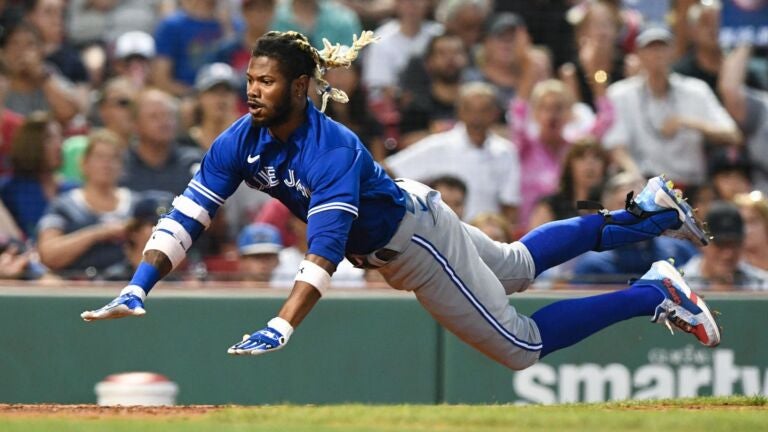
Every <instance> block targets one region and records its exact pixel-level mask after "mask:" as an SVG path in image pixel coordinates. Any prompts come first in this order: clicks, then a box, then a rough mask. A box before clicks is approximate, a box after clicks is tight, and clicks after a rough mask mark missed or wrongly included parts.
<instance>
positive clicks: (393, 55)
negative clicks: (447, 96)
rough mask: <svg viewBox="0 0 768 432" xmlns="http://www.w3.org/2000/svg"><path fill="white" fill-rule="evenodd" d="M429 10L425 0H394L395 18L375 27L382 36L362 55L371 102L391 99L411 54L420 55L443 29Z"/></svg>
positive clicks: (342, 37)
mask: <svg viewBox="0 0 768 432" xmlns="http://www.w3.org/2000/svg"><path fill="white" fill-rule="evenodd" d="M428 13H429V1H428V0H395V14H396V17H395V19H393V20H391V21H388V22H387V23H385V24H384V25H382V26H381V27H379V28H378V29H376V31H375V33H376V35H377V36H379V37H380V38H381V39H380V40H379V43H376V44H373V45H371V46H370V47H369V48H368V52H366V55H365V57H363V84H364V85H365V86H366V87H367V88H368V89H369V91H371V97H372V102H378V100H379V99H380V98H385V99H390V100H394V97H395V93H396V88H397V85H398V77H399V75H400V73H402V72H403V71H404V70H405V67H406V66H407V64H408V61H409V60H410V58H411V57H414V56H418V57H420V56H422V55H423V54H424V51H425V50H426V48H427V44H428V43H429V41H430V40H431V39H432V38H433V37H435V36H437V35H438V34H440V33H442V31H443V26H442V25H440V24H438V23H436V22H434V21H430V20H429V19H428V18H427V15H428ZM348 38H349V36H340V38H339V39H336V40H347V39H348Z"/></svg>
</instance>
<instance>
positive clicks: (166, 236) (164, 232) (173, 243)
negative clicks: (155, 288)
mask: <svg viewBox="0 0 768 432" xmlns="http://www.w3.org/2000/svg"><path fill="white" fill-rule="evenodd" d="M191 246H192V236H190V235H189V233H188V232H187V230H186V229H184V227H183V226H182V225H181V224H180V223H178V222H176V221H175V220H173V219H170V218H167V217H164V218H162V219H160V222H158V223H157V225H156V226H155V229H154V231H153V232H152V237H150V238H149V241H148V242H147V245H146V246H145V247H144V252H147V251H148V250H157V251H160V252H162V253H164V254H165V255H166V256H167V257H168V259H169V260H170V261H171V266H172V268H176V266H178V265H179V264H180V263H181V262H182V261H184V258H185V257H186V256H187V251H188V250H189V248H190V247H191Z"/></svg>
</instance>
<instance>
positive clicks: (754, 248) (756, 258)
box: [733, 191, 768, 271]
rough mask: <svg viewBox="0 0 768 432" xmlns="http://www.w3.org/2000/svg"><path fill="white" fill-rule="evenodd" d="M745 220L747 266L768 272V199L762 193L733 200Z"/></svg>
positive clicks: (744, 250) (744, 253)
mask: <svg viewBox="0 0 768 432" xmlns="http://www.w3.org/2000/svg"><path fill="white" fill-rule="evenodd" d="M733 201H734V203H736V205H737V206H738V207H739V212H740V213H741V218H742V219H743V220H744V248H743V250H742V257H743V259H744V261H746V262H747V264H750V265H752V266H754V267H757V268H759V269H761V270H766V271H768V198H766V196H765V194H763V193H762V192H760V191H752V192H750V193H745V194H738V195H736V196H735V197H734V199H733Z"/></svg>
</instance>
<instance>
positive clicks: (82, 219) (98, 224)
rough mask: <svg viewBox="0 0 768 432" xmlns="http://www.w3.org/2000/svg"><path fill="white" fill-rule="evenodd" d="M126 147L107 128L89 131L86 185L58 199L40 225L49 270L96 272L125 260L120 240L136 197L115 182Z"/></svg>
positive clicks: (72, 274)
mask: <svg viewBox="0 0 768 432" xmlns="http://www.w3.org/2000/svg"><path fill="white" fill-rule="evenodd" d="M123 150H124V147H123V145H122V144H121V141H120V138H119V137H118V136H117V135H115V134H114V133H112V132H110V131H108V130H105V129H101V130H97V131H94V132H92V133H91V134H90V135H89V136H88V146H87V147H86V149H85V153H84V154H83V162H82V165H83V168H82V171H83V179H84V182H83V185H82V187H80V188H77V189H74V190H71V191H69V192H67V193H65V194H62V195H61V196H59V197H57V198H56V199H54V200H53V202H51V205H50V207H49V208H48V210H47V212H46V214H45V216H43V218H42V219H41V220H40V223H39V224H38V239H37V245H38V249H39V252H40V259H41V260H42V262H43V264H45V265H46V266H48V268H50V269H51V270H53V271H55V272H57V273H59V274H61V275H63V276H70V277H75V278H78V277H82V276H83V275H84V274H85V275H86V276H88V277H94V276H95V275H96V274H98V273H99V272H101V271H103V270H104V269H106V268H107V267H109V266H111V265H114V264H116V263H118V262H120V261H123V260H124V259H125V256H124V253H123V245H122V242H123V241H124V240H125V233H126V231H125V228H126V224H127V221H128V218H129V217H130V215H131V207H132V205H133V202H134V201H135V196H134V193H133V192H131V191H130V190H128V189H126V188H118V187H117V180H118V179H119V178H120V174H121V171H122V161H123Z"/></svg>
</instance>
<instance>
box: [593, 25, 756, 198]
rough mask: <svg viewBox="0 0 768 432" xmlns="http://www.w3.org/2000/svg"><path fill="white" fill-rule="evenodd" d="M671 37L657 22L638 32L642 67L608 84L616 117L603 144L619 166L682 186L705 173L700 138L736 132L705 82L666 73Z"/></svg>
mask: <svg viewBox="0 0 768 432" xmlns="http://www.w3.org/2000/svg"><path fill="white" fill-rule="evenodd" d="M671 41H672V35H671V34H670V33H669V31H668V30H666V29H665V28H662V27H649V28H646V29H645V30H643V32H642V33H640V35H639V36H638V37H637V47H638V51H637V54H638V58H639V60H640V63H641V65H642V69H643V72H642V73H641V74H640V75H639V76H634V77H631V78H627V79H624V80H621V81H619V82H617V83H614V84H613V85H611V86H610V87H609V88H608V97H609V99H610V100H611V102H612V103H613V106H614V108H615V109H616V118H615V121H614V123H613V126H612V127H611V128H610V129H609V130H608V132H607V133H606V135H605V137H604V139H603V144H604V145H605V147H606V148H608V149H609V150H610V151H611V155H612V159H613V161H614V163H616V164H617V165H618V166H619V167H621V168H622V169H624V170H629V171H634V172H639V173H641V174H642V175H644V176H646V177H651V176H654V175H657V174H658V173H666V174H667V176H668V177H669V178H670V179H672V180H674V181H676V182H678V183H679V184H681V185H682V186H688V185H690V186H697V185H700V184H702V183H703V182H704V181H705V179H706V160H705V154H704V143H705V140H706V141H707V142H712V143H716V144H721V145H737V144H739V143H740V141H741V135H740V133H739V131H738V128H737V127H736V124H735V123H734V121H733V119H731V117H730V116H729V115H728V113H727V112H726V111H725V110H724V109H723V107H722V106H721V105H720V103H719V102H718V101H717V98H716V97H715V95H714V93H712V90H710V89H709V87H708V86H707V85H706V83H704V82H703V81H701V80H699V79H696V78H690V77H684V76H681V75H679V74H676V73H670V62H671V58H672V47H671V46H670V43H671Z"/></svg>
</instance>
